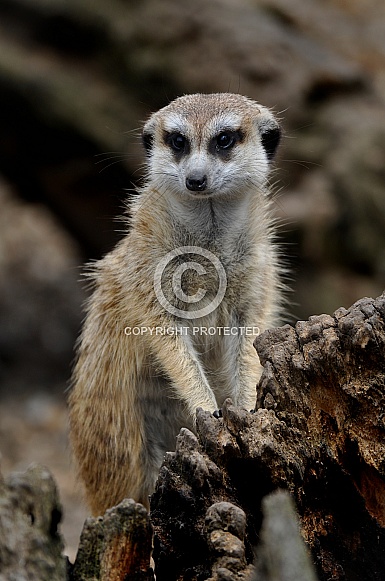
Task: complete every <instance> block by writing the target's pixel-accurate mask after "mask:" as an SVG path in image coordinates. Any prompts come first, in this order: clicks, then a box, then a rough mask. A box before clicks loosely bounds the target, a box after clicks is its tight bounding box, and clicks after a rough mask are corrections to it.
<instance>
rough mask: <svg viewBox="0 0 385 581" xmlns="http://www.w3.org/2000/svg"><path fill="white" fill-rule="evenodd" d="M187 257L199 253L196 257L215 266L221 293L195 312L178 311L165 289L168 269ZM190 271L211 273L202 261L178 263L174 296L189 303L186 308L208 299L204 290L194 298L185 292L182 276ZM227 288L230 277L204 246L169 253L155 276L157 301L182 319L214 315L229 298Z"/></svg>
mask: <svg viewBox="0 0 385 581" xmlns="http://www.w3.org/2000/svg"><path fill="white" fill-rule="evenodd" d="M185 254H195V255H196V256H202V257H203V258H205V259H206V260H207V261H209V262H210V263H211V264H212V265H213V266H214V268H215V271H216V273H217V276H218V290H217V293H216V295H215V297H214V299H212V300H211V301H210V302H209V303H208V304H206V305H205V306H204V307H202V308H197V309H195V310H194V309H192V310H191V309H188V310H187V309H186V310H183V309H180V308H177V307H176V306H175V305H173V304H172V303H171V302H170V301H169V300H168V299H167V298H166V296H165V294H164V292H163V288H162V275H163V273H164V271H165V269H166V267H167V266H168V265H169V264H170V263H171V261H172V260H174V259H175V258H177V257H178V256H182V255H185ZM188 270H194V271H195V272H196V273H197V274H198V275H205V274H207V270H206V268H205V267H204V266H203V265H202V264H200V263H199V262H196V261H194V260H186V261H185V262H182V263H181V264H178V266H177V267H176V268H175V270H174V272H173V274H172V292H173V295H174V296H175V297H176V299H178V301H179V302H183V303H186V305H192V304H196V303H198V302H199V301H201V300H202V299H204V297H205V296H206V293H207V290H206V289H204V288H201V287H200V288H199V289H198V290H197V291H196V293H195V294H193V295H187V294H186V293H185V292H184V290H183V289H182V276H183V274H184V273H185V272H186V271H188ZM226 286H227V277H226V272H225V269H224V267H223V265H222V263H221V261H220V260H219V259H218V258H217V257H216V256H215V254H213V253H212V252H210V251H209V250H206V249H205V248H201V247H200V246H180V247H179V248H175V249H174V250H171V252H168V254H166V256H164V257H163V258H162V260H161V261H160V263H159V264H158V266H157V267H156V269H155V273H154V290H155V294H156V298H157V299H158V301H159V303H160V304H161V305H162V307H163V308H164V309H166V311H168V312H169V313H170V314H172V315H174V316H175V317H179V318H181V319H199V318H201V317H205V316H206V315H209V314H210V313H212V312H213V311H214V310H215V309H216V308H217V307H218V306H219V305H220V303H221V302H222V300H223V297H224V296H225V292H226Z"/></svg>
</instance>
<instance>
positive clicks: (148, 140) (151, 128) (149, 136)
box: [142, 117, 155, 153]
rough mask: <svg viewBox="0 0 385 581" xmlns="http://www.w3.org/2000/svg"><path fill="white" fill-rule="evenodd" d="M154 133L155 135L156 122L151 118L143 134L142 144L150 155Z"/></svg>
mask: <svg viewBox="0 0 385 581" xmlns="http://www.w3.org/2000/svg"><path fill="white" fill-rule="evenodd" d="M154 133H155V120H154V117H150V119H149V120H148V121H147V123H146V124H145V126H144V127H143V132H142V143H143V147H144V149H145V150H146V153H150V152H151V149H152V146H153V143H154Z"/></svg>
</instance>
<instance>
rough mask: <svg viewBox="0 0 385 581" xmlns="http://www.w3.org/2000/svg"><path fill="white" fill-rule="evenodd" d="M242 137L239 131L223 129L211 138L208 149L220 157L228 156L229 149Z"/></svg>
mask: <svg viewBox="0 0 385 581" xmlns="http://www.w3.org/2000/svg"><path fill="white" fill-rule="evenodd" d="M242 139H243V135H242V133H241V132H240V131H234V130H232V129H224V130H223V131H221V132H220V133H218V135H216V136H215V137H214V138H213V139H212V140H211V142H210V145H209V151H210V153H213V154H219V155H221V156H222V157H229V155H230V151H231V150H232V149H233V147H234V146H235V145H236V144H237V143H239V142H240V141H242Z"/></svg>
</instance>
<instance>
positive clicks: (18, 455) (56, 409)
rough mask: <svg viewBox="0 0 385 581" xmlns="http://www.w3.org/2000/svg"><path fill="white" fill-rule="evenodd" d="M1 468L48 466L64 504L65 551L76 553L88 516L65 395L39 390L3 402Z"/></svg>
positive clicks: (0, 415) (72, 555) (5, 472)
mask: <svg viewBox="0 0 385 581" xmlns="http://www.w3.org/2000/svg"><path fill="white" fill-rule="evenodd" d="M0 452H1V471H2V473H3V475H4V476H5V477H6V476H7V475H8V474H9V473H10V472H12V471H24V470H25V469H26V468H28V466H29V465H30V464H31V463H32V462H33V463H35V462H37V463H39V464H43V465H45V466H46V467H47V468H48V469H49V470H50V472H51V473H52V474H53V476H54V477H55V480H56V483H57V485H58V488H59V496H60V500H61V503H62V506H63V521H62V524H61V532H62V534H63V536H64V540H65V554H66V555H68V557H69V559H70V561H71V562H73V561H74V558H75V556H76V552H77V547H78V543H79V536H80V533H81V530H82V526H83V523H84V520H85V518H86V517H87V516H88V512H87V510H86V507H85V504H84V502H83V501H82V494H81V489H80V487H79V485H78V483H77V482H76V478H75V470H74V467H73V465H71V456H70V451H69V446H68V439H67V411H66V405H65V397H64V395H63V397H62V398H60V397H59V396H53V395H49V394H47V393H37V394H34V395H29V396H25V397H22V398H20V397H19V398H17V399H16V398H12V397H9V396H8V397H7V399H6V400H4V399H3V400H2V402H1V405H0Z"/></svg>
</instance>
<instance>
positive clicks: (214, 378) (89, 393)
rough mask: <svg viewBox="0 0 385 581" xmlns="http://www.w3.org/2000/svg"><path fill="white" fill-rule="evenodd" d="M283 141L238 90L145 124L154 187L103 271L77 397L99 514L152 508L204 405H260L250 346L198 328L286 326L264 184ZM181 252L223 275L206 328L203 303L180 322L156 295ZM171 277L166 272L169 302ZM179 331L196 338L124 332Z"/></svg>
mask: <svg viewBox="0 0 385 581" xmlns="http://www.w3.org/2000/svg"><path fill="white" fill-rule="evenodd" d="M279 136H280V129H279V124H278V122H277V120H276V119H275V117H274V115H273V114H272V113H271V111H270V110H269V109H267V108H266V107H263V106H261V105H259V104H258V103H256V102H254V101H252V100H250V99H248V98H247V97H243V96H241V95H236V94H229V93H218V94H195V95H185V96H183V97H180V98H178V99H176V100H175V101H173V102H171V103H170V104H169V105H168V106H166V107H164V108H163V109H161V110H159V111H158V112H156V113H154V114H153V115H152V116H151V117H150V119H149V120H148V121H147V123H146V124H145V126H144V130H143V143H144V145H145V148H146V151H147V176H146V179H145V183H144V186H143V187H142V188H141V189H140V190H139V192H138V195H137V196H136V197H135V199H134V200H133V201H132V202H131V206H130V219H129V228H128V232H127V234H126V235H125V236H124V238H123V239H122V240H121V241H120V242H119V243H118V245H117V246H116V248H115V249H114V250H113V251H112V252H110V253H109V254H107V255H106V256H105V257H104V258H103V259H102V260H100V261H99V262H97V263H96V265H95V266H94V267H93V272H92V279H93V284H94V290H93V294H92V296H91V298H90V300H89V303H88V308H87V317H86V320H85V323H84V326H83V330H82V333H81V336H80V339H79V343H78V355H77V361H76V366H75V369H74V373H73V385H72V389H71V392H70V396H69V416H70V440H71V444H72V448H73V451H74V455H75V458H76V462H77V465H78V469H79V475H80V478H81V480H82V481H83V482H84V484H85V490H86V497H87V501H88V503H89V506H90V508H91V510H92V512H93V514H95V515H98V514H103V513H104V512H105V510H106V509H107V508H109V507H110V506H113V505H115V504H117V503H118V502H120V501H121V500H122V499H123V498H125V497H131V498H134V499H135V500H136V501H138V502H141V503H143V504H144V505H145V506H147V507H148V505H149V500H148V499H149V495H150V494H151V493H152V492H153V490H154V487H155V482H156V478H157V474H158V471H159V468H160V465H161V463H162V460H163V457H164V454H165V452H166V451H169V450H173V449H174V448H175V437H176V436H177V434H178V432H179V430H180V428H181V427H187V428H189V429H191V430H194V427H195V424H194V422H195V414H196V410H197V408H199V407H201V408H203V409H205V410H209V411H210V412H215V410H218V409H220V408H221V406H222V404H223V402H224V400H225V399H226V398H228V397H230V398H231V399H232V401H233V402H234V404H235V405H237V406H241V407H244V408H246V409H247V410H250V409H251V408H253V407H254V406H255V398H256V383H257V381H258V378H259V376H260V372H261V368H260V364H259V361H258V357H257V355H256V352H255V349H254V348H253V339H254V336H250V335H246V334H236V335H232V334H231V335H223V334H222V335H220V334H218V333H216V334H214V335H208V334H207V333H206V334H205V333H199V332H198V333H196V334H193V333H192V332H191V330H192V329H193V328H201V329H208V328H214V329H215V328H217V329H219V328H225V327H226V328H231V329H233V328H241V327H242V328H252V329H255V330H259V331H260V332H262V331H264V330H265V329H266V328H268V327H271V326H273V325H275V324H277V322H278V316H279V311H280V306H281V298H282V297H281V294H282V293H281V285H280V280H279V275H280V268H279V256H278V252H277V249H276V245H275V244H274V227H273V219H272V212H271V204H272V202H271V196H270V195H269V186H268V177H269V173H270V168H271V161H272V159H273V157H274V154H275V150H276V147H277V145H278V142H279ZM185 247H193V248H198V249H199V248H201V249H204V250H205V251H206V250H207V251H208V252H211V253H212V254H213V255H215V256H216V257H217V259H218V260H219V261H220V262H221V264H222V266H223V269H224V271H225V273H226V291H225V295H224V297H223V299H222V301H221V302H220V304H219V305H218V306H217V307H216V308H215V309H214V310H213V311H212V312H209V313H208V314H204V315H203V316H199V317H198V318H197V319H194V309H195V308H196V304H195V303H194V302H192V303H188V302H187V303H186V305H187V306H186V305H184V308H185V310H186V312H187V313H188V317H189V318H188V317H186V318H183V317H180V316H177V315H175V314H173V313H170V312H169V310H168V309H167V308H165V307H164V306H162V304H160V302H159V300H158V297H157V295H156V293H155V290H154V273H155V271H156V268H157V266H158V265H159V264H160V263H162V261H163V260H164V258H165V256H166V255H167V254H168V253H170V252H172V251H174V250H175V249H178V248H182V249H183V248H185ZM178 258H179V261H180V260H181V257H180V256H179V257H178ZM171 266H172V265H168V267H167V268H166V269H165V271H164V273H163V282H162V284H163V285H164V294H165V296H166V297H171V296H172V294H173V286H172V281H173V274H172V268H171ZM214 271H215V269H211V270H210V269H208V270H207V269H206V277H205V279H204V280H205V285H204V286H205V296H204V298H203V304H204V305H206V304H208V303H209V301H210V300H212V299H213V297H214V295H215V293H216V287H217V286H218V278H217V274H216V273H215V272H214ZM183 285H184V286H183V288H184V291H185V292H186V295H189V294H192V295H194V294H195V293H196V292H197V289H199V287H201V286H202V277H201V276H200V275H199V274H197V273H196V272H195V271H194V270H191V269H187V270H185V271H184V275H183ZM178 300H179V299H178ZM178 304H182V303H180V301H179V303H178ZM191 313H192V315H191ZM181 326H183V327H184V328H185V329H186V328H187V329H188V332H187V333H174V334H173V333H164V334H161V333H155V332H153V333H152V334H149V333H143V334H136V335H134V334H132V333H131V334H130V333H126V332H125V330H127V329H142V328H144V329H150V328H152V329H167V328H168V329H170V328H179V327H181ZM255 332H258V331H255Z"/></svg>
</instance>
